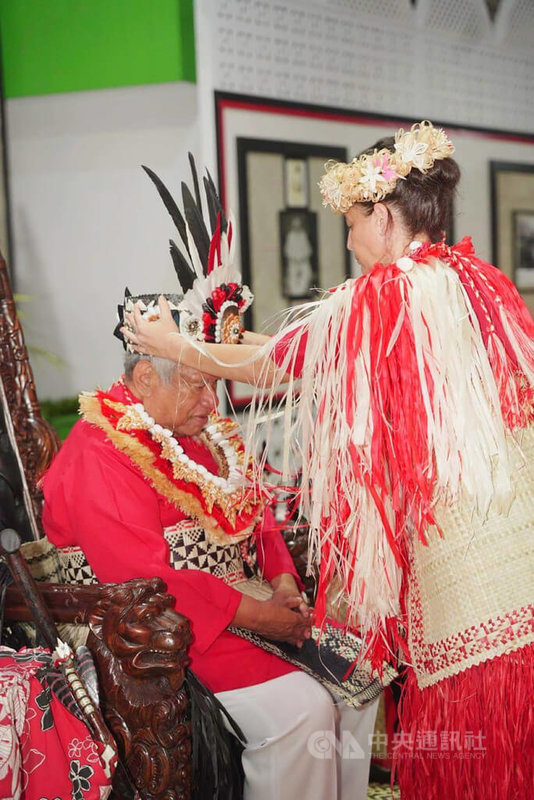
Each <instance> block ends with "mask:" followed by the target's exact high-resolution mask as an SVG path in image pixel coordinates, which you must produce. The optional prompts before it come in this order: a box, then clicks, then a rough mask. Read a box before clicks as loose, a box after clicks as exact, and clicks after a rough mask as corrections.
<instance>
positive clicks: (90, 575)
mask: <svg viewBox="0 0 534 800" xmlns="http://www.w3.org/2000/svg"><path fill="white" fill-rule="evenodd" d="M57 552H58V555H59V565H60V569H61V576H62V579H63V583H83V584H84V585H85V586H90V585H91V584H92V583H98V580H97V577H96V575H95V573H94V572H93V570H92V569H91V567H90V566H89V563H88V561H87V559H86V557H85V553H84V552H83V550H82V549H81V548H80V547H58V549H57Z"/></svg>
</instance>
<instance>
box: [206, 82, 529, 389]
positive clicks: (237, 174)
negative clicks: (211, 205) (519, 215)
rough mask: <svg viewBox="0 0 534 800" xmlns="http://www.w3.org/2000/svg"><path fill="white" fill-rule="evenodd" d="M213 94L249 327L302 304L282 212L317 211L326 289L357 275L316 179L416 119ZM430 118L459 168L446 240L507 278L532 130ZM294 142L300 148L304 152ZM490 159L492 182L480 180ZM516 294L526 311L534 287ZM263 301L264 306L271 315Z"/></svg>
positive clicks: (525, 194) (523, 203)
mask: <svg viewBox="0 0 534 800" xmlns="http://www.w3.org/2000/svg"><path fill="white" fill-rule="evenodd" d="M214 100H215V120H216V126H215V128H216V138H217V166H218V176H219V187H220V192H221V198H222V200H223V204H224V206H225V208H228V209H234V211H235V212H239V213H237V214H236V216H237V218H238V228H239V236H240V241H239V242H237V243H236V244H237V251H238V252H237V260H238V263H239V264H240V266H241V269H242V272H243V273H244V275H246V276H248V277H249V278H250V281H251V288H252V290H253V291H254V293H255V295H256V299H255V302H254V305H253V307H252V315H251V317H250V319H249V320H247V324H251V322H252V323H253V325H254V329H255V330H258V331H261V330H262V329H263V328H264V326H265V325H266V324H267V320H268V318H269V317H271V318H272V316H273V313H274V315H276V313H277V312H278V311H281V310H282V309H283V308H286V307H287V305H289V304H291V303H300V302H303V300H305V298H303V300H299V299H295V300H290V299H289V298H287V297H285V296H284V295H283V294H282V292H281V291H280V287H281V277H280V274H279V271H280V270H281V269H282V266H281V256H280V249H281V235H280V216H279V214H280V212H281V211H286V210H291V209H295V210H296V209H303V210H307V211H312V212H314V213H316V214H317V270H318V285H319V286H320V287H322V288H330V286H333V285H335V283H339V282H340V281H341V280H343V275H342V274H336V275H334V271H335V270H337V271H338V273H340V270H339V267H340V265H344V264H345V263H347V271H348V269H350V268H352V269H353V270H354V273H353V274H354V275H357V274H358V268H357V265H356V264H355V262H354V261H353V260H352V259H351V258H350V257H349V261H348V262H346V258H347V255H348V254H346V253H345V249H344V248H345V239H346V231H345V230H344V226H343V221H342V219H341V218H340V217H337V216H335V215H333V214H331V212H329V211H328V209H322V207H321V198H320V194H319V191H318V188H317V181H318V180H319V179H320V177H321V175H322V174H323V171H324V162H325V161H326V160H328V159H329V158H333V159H338V160H343V161H349V160H350V159H352V158H353V157H354V156H356V155H358V153H360V152H361V151H362V150H365V149H367V148H368V147H369V146H370V145H372V144H373V143H374V142H377V141H378V140H380V139H382V138H383V137H384V136H390V135H392V134H393V133H394V132H395V131H396V130H397V129H398V128H400V127H402V128H404V130H407V129H409V127H410V126H411V125H412V124H413V123H414V122H418V121H420V118H417V119H413V118H411V119H410V118H405V117H398V116H393V115H383V114H371V113H369V112H367V111H362V110H359V109H347V108H335V107H331V108H328V107H325V106H316V105H312V104H302V103H294V102H290V101H282V100H274V99H272V98H265V97H257V96H247V95H241V94H232V93H229V92H215V95H214ZM432 122H433V123H434V125H436V126H439V127H443V128H444V129H445V130H446V131H447V132H448V133H449V134H450V136H451V138H452V140H453V142H454V146H455V155H454V158H455V159H456V161H457V162H458V164H459V166H460V169H461V172H462V179H461V182H460V187H459V191H458V194H457V197H456V200H455V208H454V210H453V222H454V230H453V226H452V225H450V226H449V229H448V230H447V232H446V237H447V241H448V242H449V243H452V242H456V241H459V240H461V239H462V238H463V237H464V236H466V235H468V236H470V237H471V238H472V240H473V244H474V246H475V248H476V251H477V253H478V254H479V255H480V257H481V258H483V259H485V260H486V261H492V262H493V263H495V264H496V265H497V266H498V267H500V268H501V269H502V270H503V272H505V274H507V275H508V276H509V277H510V278H512V279H513V277H514V252H515V251H514V244H513V242H514V234H513V212H514V211H530V210H534V134H532V133H531V132H528V133H526V132H521V131H513V130H507V131H504V130H491V129H488V128H482V127H467V126H465V125H459V124H457V123H450V122H447V121H446V120H440V119H433V120H432ZM260 136H261V140H260V138H259V137H260ZM240 140H243V141H244V142H247V141H248V142H249V143H250V145H249V146H247V145H246V144H245V145H241V150H240V151H239V152H238V142H239V141H240ZM254 142H263V143H264V145H263V152H262V145H261V144H258V145H257V149H256V150H254V149H253V147H254V144H253V143H254ZM299 143H303V144H305V146H306V152H304V153H303V152H302V150H301V149H300V148H301V147H302V145H301V144H299ZM325 143H327V144H325ZM312 146H313V147H315V148H317V152H318V154H319V158H317V159H315V157H314V154H313V153H314V151H313V150H311V149H309V148H310V147H312ZM269 147H270V148H271V150H270V151H269V150H268V148H269ZM243 148H244V149H243ZM244 161H246V163H243V162H244ZM489 164H492V172H491V174H492V181H491V183H490V182H488V181H487V180H485V179H484V178H485V176H487V172H488V165H489ZM306 178H307V182H306ZM490 186H491V189H490ZM273 198H274V202H273ZM490 209H491V212H490ZM325 214H326V216H327V217H328V216H329V217H330V219H331V221H332V225H336V226H338V228H337V230H338V233H334V232H332V231H333V230H334V229H332V231H329V233H328V235H327V236H326V237H325V235H324V226H325V225H326V224H328V223H327V222H326V219H325ZM338 236H339V239H338V238H337V237H338ZM335 241H338V242H339V245H338V247H339V249H336V245H335ZM325 242H329V243H334V244H333V247H331V248H330V249H329V250H327V249H326V248H325ZM269 265H270V266H269ZM273 265H276V266H273ZM352 265H354V266H352ZM275 269H276V270H278V272H275V271H274V270H275ZM273 276H274V278H273ZM330 278H332V280H330ZM520 291H521V292H522V294H523V296H524V299H525V302H526V304H527V305H528V307H529V308H530V310H531V312H532V313H534V292H533V291H529V290H528V289H527V288H526V287H525V288H524V289H520ZM267 306H271V310H270V312H269V310H268V308H267ZM236 387H237V385H236ZM236 387H234V388H235V390H236V391H237V388H236ZM245 391H246V387H239V392H245ZM249 394H250V392H249Z"/></svg>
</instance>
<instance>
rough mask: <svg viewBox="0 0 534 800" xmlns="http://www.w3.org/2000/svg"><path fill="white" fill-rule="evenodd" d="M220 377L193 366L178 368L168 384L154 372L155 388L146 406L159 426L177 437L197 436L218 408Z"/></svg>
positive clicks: (146, 399) (145, 403)
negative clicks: (218, 382) (209, 416)
mask: <svg viewBox="0 0 534 800" xmlns="http://www.w3.org/2000/svg"><path fill="white" fill-rule="evenodd" d="M217 404H218V399H217V378H213V377H212V376H211V375H205V374H203V373H202V372H199V371H198V370H197V369H192V368H191V367H182V366H179V367H177V368H176V369H175V370H174V372H173V374H172V378H171V380H170V381H169V382H168V383H163V381H162V380H161V378H160V377H159V375H157V374H156V373H155V371H154V376H153V382H152V391H151V393H150V396H149V397H146V398H144V405H145V408H146V410H147V411H148V413H149V414H150V416H151V417H153V418H154V419H155V421H156V422H157V423H159V425H162V426H163V427H164V428H168V429H169V430H171V431H172V432H173V433H174V435H175V436H195V435H197V434H198V433H200V431H201V430H202V428H204V427H205V425H207V424H208V415H209V414H210V413H211V412H212V411H214V410H215V409H216V408H217Z"/></svg>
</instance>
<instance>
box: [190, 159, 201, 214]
mask: <svg viewBox="0 0 534 800" xmlns="http://www.w3.org/2000/svg"><path fill="white" fill-rule="evenodd" d="M188 155H189V166H190V167H191V175H192V176H193V187H194V190H195V200H196V203H197V206H198V210H199V213H200V216H202V198H201V197H200V186H199V185H198V174H197V165H196V164H195V159H194V158H193V156H192V154H191V153H188Z"/></svg>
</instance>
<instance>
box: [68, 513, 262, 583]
mask: <svg viewBox="0 0 534 800" xmlns="http://www.w3.org/2000/svg"><path fill="white" fill-rule="evenodd" d="M163 536H164V538H165V540H166V541H167V543H168V545H169V564H170V566H171V567H173V569H198V570H201V571H202V572H209V573H211V574H212V575H215V577H217V578H220V579H221V580H223V581H224V582H225V583H227V584H228V585H229V586H236V585H237V584H240V583H244V582H246V581H248V580H249V579H250V578H253V577H255V576H257V574H258V566H257V556H256V545H255V540H254V537H250V538H249V539H244V540H242V541H240V542H232V543H230V544H224V545H222V544H211V543H210V542H209V541H208V538H207V536H206V532H205V530H204V529H203V528H202V526H201V525H199V524H198V523H197V522H194V521H193V520H183V521H182V522H179V523H177V524H176V525H173V526H171V527H169V528H165V529H164V531H163ZM58 555H59V563H60V568H61V575H62V579H63V583H82V584H85V585H86V586H87V585H89V584H92V583H98V580H97V578H96V575H95V573H94V572H93V570H92V569H91V567H90V566H89V563H88V561H87V558H86V557H85V553H84V552H83V550H82V549H81V548H79V547H60V548H58Z"/></svg>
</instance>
